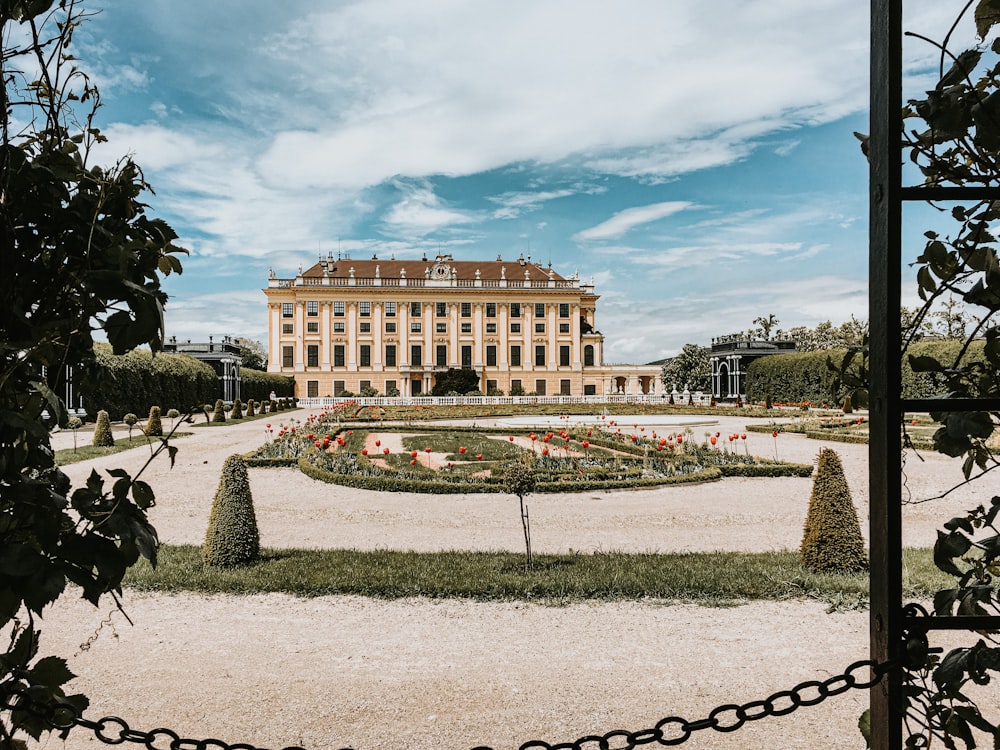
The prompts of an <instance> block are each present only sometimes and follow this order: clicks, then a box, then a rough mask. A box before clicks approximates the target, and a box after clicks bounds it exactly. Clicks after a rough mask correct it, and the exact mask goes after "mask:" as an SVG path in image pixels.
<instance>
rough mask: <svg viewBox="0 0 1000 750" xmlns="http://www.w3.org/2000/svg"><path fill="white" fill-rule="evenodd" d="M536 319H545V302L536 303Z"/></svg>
mask: <svg viewBox="0 0 1000 750" xmlns="http://www.w3.org/2000/svg"><path fill="white" fill-rule="evenodd" d="M535 317H536V318H544V317H545V303H544V302H536V303H535Z"/></svg>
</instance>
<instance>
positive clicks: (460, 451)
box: [458, 445, 465, 453]
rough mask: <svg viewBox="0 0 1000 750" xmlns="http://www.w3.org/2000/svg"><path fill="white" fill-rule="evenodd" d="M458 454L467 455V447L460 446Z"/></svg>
mask: <svg viewBox="0 0 1000 750" xmlns="http://www.w3.org/2000/svg"><path fill="white" fill-rule="evenodd" d="M458 452H459V453H465V446H464V445H462V446H459V449H458Z"/></svg>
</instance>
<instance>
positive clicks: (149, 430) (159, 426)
mask: <svg viewBox="0 0 1000 750" xmlns="http://www.w3.org/2000/svg"><path fill="white" fill-rule="evenodd" d="M146 434H147V435H149V436H150V437H162V435H163V420H162V419H160V407H159V406H150V407H149V417H148V418H147V419H146Z"/></svg>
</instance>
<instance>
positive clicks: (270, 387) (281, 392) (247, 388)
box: [240, 367, 295, 404]
mask: <svg viewBox="0 0 1000 750" xmlns="http://www.w3.org/2000/svg"><path fill="white" fill-rule="evenodd" d="M271 391H274V394H275V395H276V396H279V397H282V396H288V397H291V396H294V395H295V378H289V377H286V376H284V375H275V374H274V373H270V372H262V371H260V370H251V369H250V368H249V367H241V368H240V396H241V397H242V398H243V400H247V399H251V398H252V399H253V400H254V401H256V402H257V403H258V404H260V403H262V402H265V401H268V400H269V399H270V398H271Z"/></svg>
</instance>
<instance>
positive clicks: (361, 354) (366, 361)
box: [358, 344, 372, 367]
mask: <svg viewBox="0 0 1000 750" xmlns="http://www.w3.org/2000/svg"><path fill="white" fill-rule="evenodd" d="M358 365H359V366H360V367H371V366H372V348H371V345H370V344H362V345H361V346H359V347H358Z"/></svg>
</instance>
